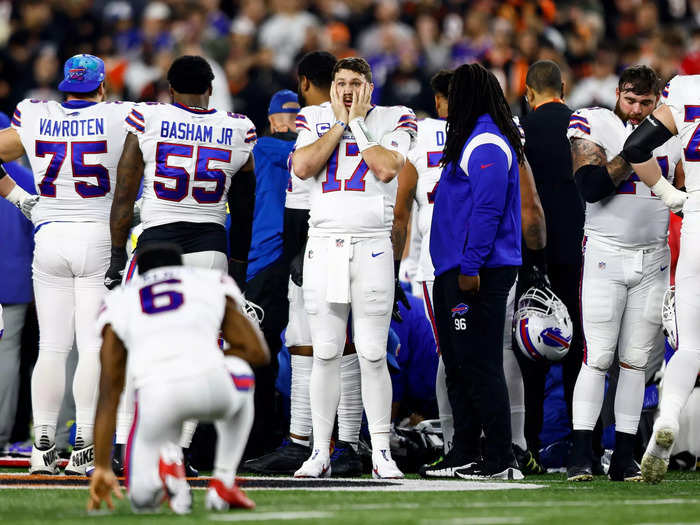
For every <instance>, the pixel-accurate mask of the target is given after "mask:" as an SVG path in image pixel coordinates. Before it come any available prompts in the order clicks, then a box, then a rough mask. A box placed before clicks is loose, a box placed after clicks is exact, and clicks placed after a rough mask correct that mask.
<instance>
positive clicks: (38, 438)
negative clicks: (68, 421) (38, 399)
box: [34, 425, 56, 449]
mask: <svg viewBox="0 0 700 525" xmlns="http://www.w3.org/2000/svg"><path fill="white" fill-rule="evenodd" d="M55 442H56V425H34V444H35V445H36V446H37V448H39V449H48V448H51V446H52V445H53V444H54V443H55Z"/></svg>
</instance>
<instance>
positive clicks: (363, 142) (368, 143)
mask: <svg viewBox="0 0 700 525" xmlns="http://www.w3.org/2000/svg"><path fill="white" fill-rule="evenodd" d="M350 130H352V134H353V135H354V136H355V142H356V143H357V148H358V149H359V150H360V153H362V152H363V151H365V150H366V149H369V148H373V147H374V146H379V144H378V143H377V141H376V140H374V137H372V135H370V133H369V130H368V129H367V125H366V124H365V119H363V118H362V117H356V118H354V119H353V120H352V121H351V122H350Z"/></svg>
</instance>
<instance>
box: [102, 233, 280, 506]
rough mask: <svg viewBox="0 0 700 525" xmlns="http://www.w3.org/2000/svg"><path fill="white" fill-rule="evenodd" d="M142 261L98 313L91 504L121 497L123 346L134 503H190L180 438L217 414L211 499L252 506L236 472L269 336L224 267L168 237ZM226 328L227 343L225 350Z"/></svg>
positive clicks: (128, 479) (128, 478)
mask: <svg viewBox="0 0 700 525" xmlns="http://www.w3.org/2000/svg"><path fill="white" fill-rule="evenodd" d="M137 264H138V267H139V276H138V277H137V278H135V279H133V280H132V281H131V282H129V283H128V284H126V285H125V286H122V287H120V288H118V289H116V290H114V291H112V292H110V293H109V294H108V295H107V297H106V298H105V301H104V304H103V306H102V307H101V309H100V313H99V317H98V328H99V329H100V330H101V333H102V338H103V341H102V348H101V357H100V361H101V366H102V370H101V376H100V392H99V399H98V407H97V413H96V417H95V471H94V473H93V475H92V479H91V482H90V498H89V501H88V510H96V509H99V508H100V506H101V503H102V501H105V502H106V503H107V506H108V507H109V508H110V509H112V508H114V505H113V503H112V497H111V494H112V493H114V494H115V496H116V497H118V498H120V499H122V498H123V495H122V492H121V489H120V487H119V482H118V481H117V478H116V476H115V475H114V473H113V472H112V469H111V463H110V461H111V458H110V451H111V446H112V436H113V435H114V430H115V425H116V413H117V405H118V404H119V397H120V395H121V392H122V390H123V388H124V378H125V375H126V368H127V352H128V368H129V376H130V377H131V378H133V381H134V386H135V390H136V400H137V402H136V415H135V418H134V424H133V427H132V430H131V435H130V438H129V444H128V447H127V464H128V471H127V475H126V485H127V488H128V492H129V499H130V500H131V504H132V507H133V509H134V510H135V511H153V510H156V509H157V508H158V507H160V505H161V504H162V503H163V501H165V500H167V501H168V503H169V506H170V508H171V509H172V510H173V511H174V512H176V513H178V514H186V513H188V512H189V511H190V509H191V505H192V496H191V494H190V487H189V484H188V483H187V481H186V479H185V471H184V463H183V456H182V451H181V449H180V448H179V447H178V446H177V445H175V442H176V441H177V438H178V436H179V433H180V428H181V426H182V422H183V421H184V420H186V419H193V418H194V419H198V420H203V421H213V422H214V424H215V426H216V430H217V435H218V440H217V448H216V458H215V462H214V474H213V477H212V480H211V482H210V485H209V490H208V491H207V495H206V507H207V508H209V509H213V510H228V509H229V508H233V507H241V508H253V507H255V504H254V503H253V502H252V501H251V500H250V499H248V497H247V496H246V495H245V494H244V493H243V491H241V490H240V489H239V488H238V487H237V486H236V484H235V476H236V468H237V467H238V463H239V462H240V459H241V456H242V454H243V449H244V448H245V445H246V442H247V440H248V435H249V433H250V428H251V426H252V424H253V413H254V408H253V390H254V385H255V379H254V376H253V372H252V370H251V368H250V366H249V365H253V366H261V365H265V364H267V363H268V362H269V360H270V355H269V350H268V348H267V345H266V343H265V340H264V338H263V336H262V334H261V332H260V330H259V329H258V328H257V326H254V324H253V323H251V322H250V321H249V319H248V318H247V317H246V316H245V315H244V313H243V311H242V307H243V305H244V304H245V300H244V299H243V295H242V294H241V292H240V290H239V289H238V287H237V286H236V284H235V283H234V281H233V280H232V279H231V278H230V277H228V276H227V275H225V274H223V273H222V272H220V271H218V270H210V269H204V268H193V267H185V266H182V255H181V250H180V249H179V247H178V246H176V245H173V244H168V243H156V244H153V245H149V246H148V247H147V248H144V249H143V250H142V252H141V253H140V254H139V256H138V260H137ZM220 330H221V331H222V333H223V337H224V339H225V340H226V341H227V342H228V343H229V344H230V345H231V346H230V348H229V349H228V350H226V351H225V352H224V353H223V354H222V352H221V351H220V350H219V348H218V345H217V338H218V334H219V331H220ZM224 354H225V355H224Z"/></svg>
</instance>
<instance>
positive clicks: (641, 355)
mask: <svg viewBox="0 0 700 525" xmlns="http://www.w3.org/2000/svg"><path fill="white" fill-rule="evenodd" d="M649 352H650V351H648V350H641V349H639V348H635V349H626V350H625V349H622V348H621V349H620V365H623V364H624V365H627V367H628V368H631V369H632V370H646V368H647V362H648V361H649Z"/></svg>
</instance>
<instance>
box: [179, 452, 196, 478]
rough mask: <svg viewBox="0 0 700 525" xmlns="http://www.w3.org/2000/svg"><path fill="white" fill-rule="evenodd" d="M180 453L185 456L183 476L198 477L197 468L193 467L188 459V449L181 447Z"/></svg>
mask: <svg viewBox="0 0 700 525" xmlns="http://www.w3.org/2000/svg"><path fill="white" fill-rule="evenodd" d="M182 455H183V456H184V458H185V477H186V478H198V477H199V470H197V469H196V468H194V467H193V466H192V462H191V461H190V451H189V449H187V448H183V449H182Z"/></svg>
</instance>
